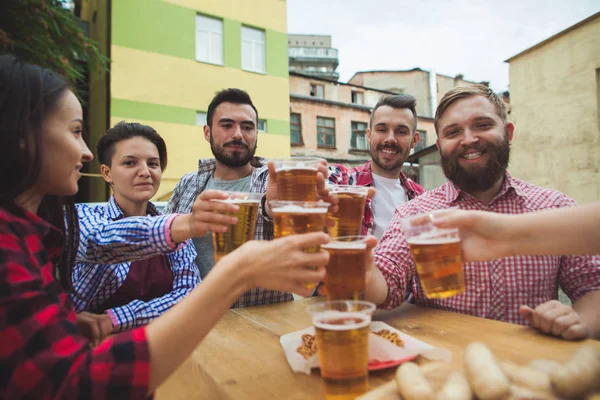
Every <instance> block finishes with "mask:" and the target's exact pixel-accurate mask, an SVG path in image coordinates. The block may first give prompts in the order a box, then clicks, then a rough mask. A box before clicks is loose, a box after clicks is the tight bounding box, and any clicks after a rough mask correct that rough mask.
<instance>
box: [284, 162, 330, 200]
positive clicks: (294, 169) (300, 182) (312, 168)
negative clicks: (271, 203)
mask: <svg viewBox="0 0 600 400" xmlns="http://www.w3.org/2000/svg"><path fill="white" fill-rule="evenodd" d="M321 161H323V159H322V158H317V157H292V158H288V159H281V160H273V162H274V163H275V172H276V173H277V189H278V191H279V199H280V200H292V201H294V200H296V201H317V165H318V164H319V163H320V162H321Z"/></svg>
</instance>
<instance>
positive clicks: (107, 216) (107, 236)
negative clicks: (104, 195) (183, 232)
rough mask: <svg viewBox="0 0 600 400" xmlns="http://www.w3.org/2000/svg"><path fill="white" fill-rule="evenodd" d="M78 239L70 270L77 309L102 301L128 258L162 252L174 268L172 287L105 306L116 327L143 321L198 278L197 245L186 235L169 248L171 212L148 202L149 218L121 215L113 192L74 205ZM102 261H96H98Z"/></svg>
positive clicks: (123, 274)
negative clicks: (96, 201)
mask: <svg viewBox="0 0 600 400" xmlns="http://www.w3.org/2000/svg"><path fill="white" fill-rule="evenodd" d="M77 213H78V214H79V226H80V232H81V233H80V243H79V249H78V252H77V263H76V265H75V268H74V269H73V286H74V289H75V292H76V293H77V295H73V296H71V297H72V300H73V305H74V308H75V311H76V312H81V311H86V310H91V309H94V308H97V307H99V306H100V305H102V304H103V303H104V302H105V301H106V300H108V299H109V298H110V297H111V296H112V295H113V294H114V293H115V292H116V291H117V289H118V288H119V287H120V286H121V285H122V284H123V282H124V281H125V278H127V274H128V272H129V266H130V265H131V262H132V261H136V260H141V259H144V258H148V257H152V256H155V255H159V254H164V253H167V254H166V255H167V257H168V259H169V262H170V265H171V270H172V272H173V290H172V291H171V292H170V293H168V294H166V295H164V296H162V297H158V298H156V299H153V300H150V301H149V302H144V301H141V300H134V301H132V302H131V303H129V304H125V305H123V306H121V307H116V308H112V309H110V310H107V311H108V314H109V315H111V319H113V324H114V323H115V322H116V323H117V324H116V326H115V331H123V330H128V329H131V328H134V327H136V326H140V325H145V324H147V323H149V322H150V321H152V320H153V319H154V318H156V317H158V316H159V315H161V314H162V313H163V312H165V311H166V310H168V309H169V308H171V307H172V306H173V305H175V304H176V303H177V302H178V301H180V300H181V299H183V297H184V296H186V295H187V294H188V293H189V292H190V291H191V290H192V289H193V288H194V287H195V286H196V285H198V284H199V283H200V281H201V278H200V271H198V267H197V266H196V263H195V262H194V260H195V258H196V250H195V249H194V246H193V244H192V242H191V240H188V241H187V242H185V243H184V244H182V245H180V246H178V247H174V244H173V243H172V242H171V241H170V238H169V237H168V234H169V230H168V228H169V226H168V225H170V221H169V220H170V219H171V218H172V216H170V215H159V214H160V212H159V211H158V210H157V209H156V207H155V206H154V205H153V204H152V203H148V213H149V214H150V215H151V217H130V218H123V217H124V215H123V212H122V211H121V209H120V208H119V206H118V205H117V203H116V201H115V199H114V197H113V196H111V197H110V199H109V201H108V203H107V204H106V205H99V206H94V207H91V206H88V205H85V204H78V205H77ZM98 262H101V263H98Z"/></svg>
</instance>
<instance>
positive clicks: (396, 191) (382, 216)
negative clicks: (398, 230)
mask: <svg viewBox="0 0 600 400" xmlns="http://www.w3.org/2000/svg"><path fill="white" fill-rule="evenodd" d="M373 186H374V187H375V189H376V190H377V192H376V193H375V197H373V200H371V209H372V210H373V217H374V224H373V235H374V236H375V237H377V239H381V237H382V236H383V233H384V232H385V230H386V228H387V226H388V224H389V223H390V221H391V219H392V217H393V216H394V210H396V207H398V206H399V205H400V204H403V203H406V202H407V201H408V198H407V197H406V190H404V187H402V185H401V184H400V179H399V178H394V179H390V178H384V177H383V176H379V175H375V174H373Z"/></svg>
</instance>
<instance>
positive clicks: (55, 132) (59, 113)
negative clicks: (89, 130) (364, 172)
mask: <svg viewBox="0 0 600 400" xmlns="http://www.w3.org/2000/svg"><path fill="white" fill-rule="evenodd" d="M42 129H43V135H42V143H41V149H42V168H41V172H40V177H39V179H38V190H37V191H38V192H39V193H41V194H42V195H46V194H49V195H55V196H72V195H74V194H75V193H77V189H78V181H79V178H80V177H81V172H80V171H81V168H82V167H83V163H84V162H89V161H91V160H92V159H93V156H92V153H91V152H90V149H89V148H88V147H87V145H86V143H85V142H84V140H83V112H82V109H81V104H80V103H79V100H77V97H76V96H75V95H74V94H73V92H71V91H70V90H66V91H65V93H64V94H63V95H62V96H61V98H60V100H59V102H58V106H57V108H56V110H55V111H54V112H53V113H51V114H50V115H49V116H48V117H47V118H46V119H45V120H44V123H43V126H42Z"/></svg>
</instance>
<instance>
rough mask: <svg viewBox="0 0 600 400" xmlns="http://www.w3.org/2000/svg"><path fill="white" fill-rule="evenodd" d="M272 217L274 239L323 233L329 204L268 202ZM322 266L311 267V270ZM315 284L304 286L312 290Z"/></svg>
mask: <svg viewBox="0 0 600 400" xmlns="http://www.w3.org/2000/svg"><path fill="white" fill-rule="evenodd" d="M269 207H270V208H271V214H272V215H273V230H274V236H275V238H276V239H277V238H281V237H285V236H290V235H297V234H301V233H311V232H323V228H324V227H325V217H326V216H327V209H328V208H329V203H326V202H324V201H289V200H271V201H269ZM319 249H320V248H319V246H317V247H312V248H309V249H305V251H306V252H308V253H315V252H317V251H319ZM318 268H323V266H322V265H321V266H315V267H311V269H314V270H316V269H318ZM315 286H316V284H306V287H307V288H308V289H314V288H315Z"/></svg>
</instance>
